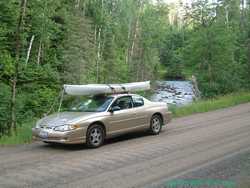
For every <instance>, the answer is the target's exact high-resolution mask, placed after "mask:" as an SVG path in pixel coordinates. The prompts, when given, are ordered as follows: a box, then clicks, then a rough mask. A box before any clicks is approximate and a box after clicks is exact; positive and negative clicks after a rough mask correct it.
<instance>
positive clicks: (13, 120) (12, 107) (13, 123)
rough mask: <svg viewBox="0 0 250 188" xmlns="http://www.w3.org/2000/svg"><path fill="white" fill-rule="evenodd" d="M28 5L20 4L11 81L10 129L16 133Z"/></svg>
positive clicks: (22, 1)
mask: <svg viewBox="0 0 250 188" xmlns="http://www.w3.org/2000/svg"><path fill="white" fill-rule="evenodd" d="M26 4H27V0H21V4H20V14H19V18H18V24H17V28H16V34H15V38H16V45H15V47H16V52H15V54H16V61H15V73H14V75H13V78H12V80H11V83H12V90H11V105H10V110H11V124H10V129H13V130H14V131H16V87H17V81H18V74H19V60H20V48H21V37H20V35H21V31H22V26H23V19H24V16H25V11H26Z"/></svg>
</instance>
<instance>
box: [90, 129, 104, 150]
mask: <svg viewBox="0 0 250 188" xmlns="http://www.w3.org/2000/svg"><path fill="white" fill-rule="evenodd" d="M104 135H105V134H104V129H103V127H102V126H101V125H98V124H94V125H91V126H90V127H89V128H88V131H87V139H86V143H87V146H88V147H91V148H97V147H99V146H101V145H102V144H103V142H104Z"/></svg>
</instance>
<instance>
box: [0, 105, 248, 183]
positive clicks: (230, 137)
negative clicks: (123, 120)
mask: <svg viewBox="0 0 250 188" xmlns="http://www.w3.org/2000/svg"><path fill="white" fill-rule="evenodd" d="M249 135H250V103H247V104H242V105H238V106H236V107H231V108H227V109H222V110H217V111H213V112H208V113H203V114H196V115H191V116H187V117H183V118H178V119H174V120H173V121H172V123H170V124H169V125H168V126H167V127H166V128H164V129H163V132H162V133H161V134H160V135H158V136H149V135H147V134H146V133H137V134H130V135H125V136H122V137H119V138H115V139H111V140H108V141H107V142H106V144H105V145H104V146H103V147H101V148H98V149H88V148H86V147H85V146H82V145H73V146H63V145H53V146H51V145H47V144H44V143H40V142H36V143H33V144H28V145H21V146H13V147H1V148H0V187H1V188H5V187H13V188H14V187H36V188H37V187H38V188H39V187H60V188H61V187H62V188H64V187H74V188H77V187H83V188H85V187H107V188H112V187H114V188H118V187H119V188H121V187H145V186H148V185H150V184H152V183H153V182H157V181H160V180H161V179H163V178H164V179H165V180H166V178H167V179H171V178H174V177H177V176H181V175H183V174H186V173H188V172H189V171H194V170H196V169H199V168H201V167H204V166H210V165H212V164H214V163H215V162H218V161H220V160H223V159H225V158H227V157H230V156H233V155H236V154H239V153H241V152H246V151H250V136H249Z"/></svg>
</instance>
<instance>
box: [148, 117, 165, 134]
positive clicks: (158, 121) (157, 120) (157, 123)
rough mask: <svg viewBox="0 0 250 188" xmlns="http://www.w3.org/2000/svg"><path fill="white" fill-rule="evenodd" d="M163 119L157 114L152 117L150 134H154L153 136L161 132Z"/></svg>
mask: <svg viewBox="0 0 250 188" xmlns="http://www.w3.org/2000/svg"><path fill="white" fill-rule="evenodd" d="M162 123H163V121H162V118H161V116H160V115H158V114H155V115H153V116H152V117H151V120H150V128H149V130H150V133H151V134H153V135H157V134H159V133H160V132H161V129H162Z"/></svg>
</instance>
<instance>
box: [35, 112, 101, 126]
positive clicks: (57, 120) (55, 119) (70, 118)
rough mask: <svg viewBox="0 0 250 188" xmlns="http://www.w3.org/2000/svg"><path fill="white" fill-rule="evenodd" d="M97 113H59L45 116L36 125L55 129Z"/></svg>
mask: <svg viewBox="0 0 250 188" xmlns="http://www.w3.org/2000/svg"><path fill="white" fill-rule="evenodd" d="M98 114H99V112H61V113H56V114H52V115H49V116H46V117H44V118H42V119H41V120H39V122H38V124H39V125H40V126H41V125H46V126H48V127H55V126H60V125H65V124H75V123H79V122H81V121H83V120H87V119H89V118H92V117H96V116H98Z"/></svg>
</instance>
